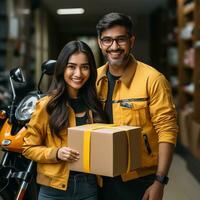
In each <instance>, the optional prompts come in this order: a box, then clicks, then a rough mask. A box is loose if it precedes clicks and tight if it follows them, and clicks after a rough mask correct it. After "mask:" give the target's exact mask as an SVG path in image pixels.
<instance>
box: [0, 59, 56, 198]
mask: <svg viewBox="0 0 200 200" xmlns="http://www.w3.org/2000/svg"><path fill="white" fill-rule="evenodd" d="M55 63H56V61H55V60H48V61H45V62H44V63H43V64H42V66H41V68H42V73H41V77H40V80H39V82H38V88H37V90H35V91H31V92H29V93H28V94H27V95H26V96H25V97H23V98H21V99H20V98H19V97H18V95H17V93H16V89H15V84H17V85H18V86H19V85H20V84H24V83H25V78H24V75H23V72H22V70H21V69H20V68H15V69H12V70H11V71H10V74H9V81H10V85H11V90H12V102H11V105H10V106H9V109H7V111H3V110H2V111H0V120H1V121H3V125H2V127H0V147H1V149H2V152H1V154H3V155H2V158H1V162H0V200H22V199H25V200H36V199H37V195H38V189H39V186H38V185H37V184H36V180H35V177H36V176H35V175H36V167H35V163H34V161H32V160H29V159H26V158H25V157H24V156H23V155H22V144H23V138H24V136H25V134H26V131H25V130H26V124H27V123H28V121H29V120H30V118H31V114H32V113H33V111H34V109H35V105H36V102H37V101H38V100H39V99H40V98H42V97H43V96H44V95H45V94H44V93H43V92H42V90H41V88H40V87H41V83H42V79H43V77H44V75H45V74H46V75H52V74H53V72H54V66H55Z"/></svg>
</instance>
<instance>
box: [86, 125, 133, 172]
mask: <svg viewBox="0 0 200 200" xmlns="http://www.w3.org/2000/svg"><path fill="white" fill-rule="evenodd" d="M85 126H87V127H88V126H89V127H88V129H86V130H85V131H84V133H83V134H84V135H83V170H84V172H86V173H89V172H90V146H91V145H90V144H91V131H92V130H98V129H103V128H114V127H116V126H117V125H116V124H89V125H85ZM121 130H122V131H125V132H126V136H127V142H128V164H127V171H126V172H127V173H128V172H130V167H131V145H130V133H129V131H128V130H124V129H121Z"/></svg>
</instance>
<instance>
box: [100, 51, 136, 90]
mask: <svg viewBox="0 0 200 200" xmlns="http://www.w3.org/2000/svg"><path fill="white" fill-rule="evenodd" d="M108 68H109V64H108V63H106V64H105V65H103V66H102V70H101V72H100V74H99V76H98V80H97V85H98V84H99V82H100V81H101V79H105V78H106V77H107V75H106V72H107V70H108ZM136 68H137V60H136V59H135V58H134V56H133V55H130V57H129V61H128V64H127V66H126V69H125V71H124V73H123V75H122V76H121V77H120V78H119V80H121V81H122V82H123V83H124V84H125V85H126V86H127V87H129V86H130V84H131V81H132V78H133V76H134V74H135V71H136Z"/></svg>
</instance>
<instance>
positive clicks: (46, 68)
mask: <svg viewBox="0 0 200 200" xmlns="http://www.w3.org/2000/svg"><path fill="white" fill-rule="evenodd" d="M55 64H56V60H47V61H45V62H43V63H42V66H41V67H42V73H43V74H47V75H53V73H54V69H55Z"/></svg>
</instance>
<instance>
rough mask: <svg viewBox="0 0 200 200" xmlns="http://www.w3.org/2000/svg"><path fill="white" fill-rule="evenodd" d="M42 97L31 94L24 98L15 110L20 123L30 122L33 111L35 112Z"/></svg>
mask: <svg viewBox="0 0 200 200" xmlns="http://www.w3.org/2000/svg"><path fill="white" fill-rule="evenodd" d="M40 98H41V97H40V96H39V95H38V94H30V95H28V96H26V97H24V98H23V99H22V100H21V102H20V104H19V105H18V106H17V108H16V110H15V117H16V119H17V120H18V121H23V122H26V121H28V120H30V118H31V115H32V113H33V111H34V110H35V105H36V102H37V101H38V100H39V99H40Z"/></svg>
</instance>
